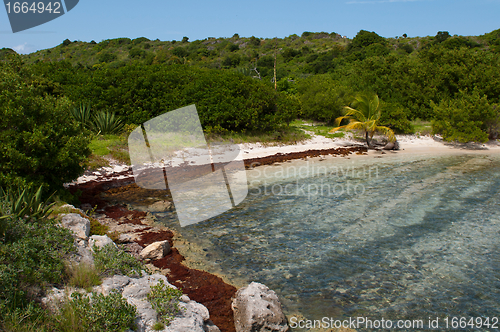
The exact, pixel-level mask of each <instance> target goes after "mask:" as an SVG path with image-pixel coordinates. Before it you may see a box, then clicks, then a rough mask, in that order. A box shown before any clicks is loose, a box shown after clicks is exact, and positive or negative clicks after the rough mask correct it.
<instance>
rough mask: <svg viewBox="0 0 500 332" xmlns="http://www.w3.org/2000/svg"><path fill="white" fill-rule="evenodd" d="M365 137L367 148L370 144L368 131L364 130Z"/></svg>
mask: <svg viewBox="0 0 500 332" xmlns="http://www.w3.org/2000/svg"><path fill="white" fill-rule="evenodd" d="M365 138H366V145H367V146H368V149H370V148H371V147H372V146H371V142H370V134H369V133H368V131H365Z"/></svg>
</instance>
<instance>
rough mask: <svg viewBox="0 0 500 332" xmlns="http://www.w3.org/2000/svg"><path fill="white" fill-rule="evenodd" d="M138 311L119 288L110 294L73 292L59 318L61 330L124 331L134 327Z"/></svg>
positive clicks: (87, 331)
mask: <svg viewBox="0 0 500 332" xmlns="http://www.w3.org/2000/svg"><path fill="white" fill-rule="evenodd" d="M136 315H137V310H136V308H135V306H133V305H131V304H129V303H128V302H127V300H126V299H124V298H123V297H122V295H121V294H120V293H119V292H117V291H116V290H113V291H111V293H110V294H109V295H107V296H105V295H103V294H98V293H91V294H80V293H77V292H75V293H73V294H72V295H71V299H70V300H69V302H68V303H66V304H65V305H64V306H63V308H62V310H61V312H60V314H59V317H57V318H56V319H57V322H58V324H57V325H58V326H57V328H58V331H64V332H66V331H68V332H70V331H71V332H80V331H82V332H83V331H85V332H101V331H107V332H108V331H109V332H121V331H125V330H127V329H135V328H136V326H135V324H134V320H135V317H136Z"/></svg>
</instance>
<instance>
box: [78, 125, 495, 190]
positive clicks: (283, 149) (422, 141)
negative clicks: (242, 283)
mask: <svg viewBox="0 0 500 332" xmlns="http://www.w3.org/2000/svg"><path fill="white" fill-rule="evenodd" d="M311 136H312V138H310V139H308V140H305V141H303V142H299V143H297V144H292V145H269V144H266V145H264V144H261V143H243V144H239V148H240V153H239V155H238V156H237V157H236V159H237V160H248V159H253V158H262V157H266V156H272V155H276V154H278V153H282V154H286V153H291V152H305V151H310V150H326V149H332V148H339V147H349V146H366V144H365V143H364V142H362V141H355V140H352V139H344V138H335V139H331V138H326V137H324V136H319V135H312V133H311ZM397 140H398V142H399V147H400V149H399V150H397V151H383V150H382V151H380V150H379V151H377V150H368V156H377V157H380V156H381V155H386V156H389V155H394V154H418V155H440V154H463V153H469V154H470V153H475V154H496V153H500V143H499V142H498V141H491V142H489V143H485V144H481V143H467V144H459V143H447V142H444V141H443V140H442V139H441V138H440V137H438V136H416V135H398V136H397ZM130 171H131V167H130V166H129V165H124V164H119V163H116V162H113V161H111V162H110V166H109V167H102V168H100V169H99V170H97V171H93V172H86V173H85V174H84V175H82V176H80V177H79V178H78V179H77V180H75V181H74V182H72V183H71V184H80V183H85V182H88V181H101V180H102V181H110V180H111V181H112V180H120V179H124V178H130V177H131V174H130ZM126 173H129V174H126Z"/></svg>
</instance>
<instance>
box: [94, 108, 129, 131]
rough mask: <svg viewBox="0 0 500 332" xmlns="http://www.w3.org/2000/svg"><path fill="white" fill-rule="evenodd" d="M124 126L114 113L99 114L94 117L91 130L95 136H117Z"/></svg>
mask: <svg viewBox="0 0 500 332" xmlns="http://www.w3.org/2000/svg"><path fill="white" fill-rule="evenodd" d="M123 126H124V123H123V121H122V120H121V119H120V118H119V117H117V116H115V113H114V112H103V111H101V112H99V113H97V114H95V115H94V117H93V121H92V129H93V130H94V131H95V132H97V134H103V135H104V134H118V133H120V131H122V129H123Z"/></svg>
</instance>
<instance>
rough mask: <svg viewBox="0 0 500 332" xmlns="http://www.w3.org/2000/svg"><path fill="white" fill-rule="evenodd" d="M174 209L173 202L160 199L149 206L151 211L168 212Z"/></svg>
mask: <svg viewBox="0 0 500 332" xmlns="http://www.w3.org/2000/svg"><path fill="white" fill-rule="evenodd" d="M172 209H173V203H172V202H169V201H159V202H156V203H153V204H151V205H150V206H148V211H149V212H166V211H170V210H172Z"/></svg>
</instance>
